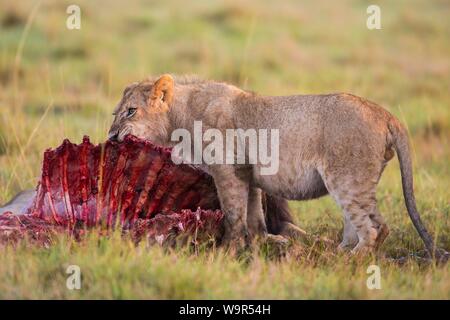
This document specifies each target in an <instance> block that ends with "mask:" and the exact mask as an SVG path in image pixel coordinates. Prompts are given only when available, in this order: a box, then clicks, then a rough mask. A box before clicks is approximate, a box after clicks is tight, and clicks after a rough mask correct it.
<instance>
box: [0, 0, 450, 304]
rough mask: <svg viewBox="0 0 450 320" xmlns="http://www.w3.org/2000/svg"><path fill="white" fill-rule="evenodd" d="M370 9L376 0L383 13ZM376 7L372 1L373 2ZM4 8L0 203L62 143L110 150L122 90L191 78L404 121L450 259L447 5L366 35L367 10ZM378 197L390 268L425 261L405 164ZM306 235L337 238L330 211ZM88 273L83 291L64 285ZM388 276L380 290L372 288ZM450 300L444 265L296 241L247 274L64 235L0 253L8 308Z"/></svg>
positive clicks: (419, 181)
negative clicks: (139, 302) (314, 97)
mask: <svg viewBox="0 0 450 320" xmlns="http://www.w3.org/2000/svg"><path fill="white" fill-rule="evenodd" d="M372 2H373V1H372ZM372 2H370V3H372ZM77 3H78V4H79V5H80V7H81V18H82V27H81V30H72V31H71V30H67V29H66V27H65V24H66V17H67V14H66V13H65V12H66V8H67V6H68V5H69V4H71V2H70V1H69V2H66V3H65V2H60V1H42V2H40V3H39V2H37V1H14V2H2V3H1V5H0V110H1V113H0V203H2V202H5V201H7V200H8V199H9V198H10V197H11V196H12V195H14V194H15V193H16V192H17V191H19V190H21V189H25V188H32V187H34V186H35V184H36V181H37V179H38V176H39V174H40V161H41V156H42V152H43V150H44V149H46V148H48V147H55V146H57V145H59V144H60V143H61V141H62V139H63V138H65V137H68V138H70V139H71V140H72V141H77V142H78V141H81V138H82V136H83V135H84V134H87V135H89V136H90V137H91V138H92V140H93V141H95V142H99V141H102V140H104V138H105V135H106V131H107V128H108V127H109V125H110V122H111V120H112V116H111V112H112V110H113V107H114V105H115V103H117V101H118V100H119V98H120V95H121V92H122V90H123V88H124V86H125V85H126V84H127V83H129V82H132V81H136V80H139V79H142V78H143V77H145V76H146V75H149V74H159V73H164V72H172V73H178V74H184V73H196V74H199V75H201V76H203V77H207V78H213V79H220V80H225V81H230V82H233V83H235V84H237V85H240V86H242V87H244V88H247V89H252V90H254V91H257V92H261V93H264V94H277V95H281V94H294V93H324V92H335V91H347V92H352V93H354V94H357V95H361V96H364V97H367V98H369V99H370V100H373V101H376V102H378V103H379V104H381V105H383V106H385V107H386V108H387V109H389V110H390V111H391V112H392V113H393V114H395V115H396V116H398V117H399V118H400V119H401V120H402V121H403V122H404V123H405V124H407V126H408V128H409V130H410V134H411V138H412V145H413V150H414V172H415V181H416V197H417V199H418V207H419V210H420V212H421V214H422V217H423V219H424V220H425V222H426V224H427V225H428V226H429V229H430V230H431V231H432V232H433V234H434V235H435V236H436V239H437V242H438V243H439V245H440V246H442V247H444V248H446V249H447V250H450V237H449V231H450V219H449V214H450V202H449V199H450V179H449V178H450V167H449V160H450V146H449V142H450V108H449V106H450V94H449V89H450V77H449V74H450V60H449V57H450V41H449V39H450V20H449V19H448V16H449V13H450V6H449V4H448V2H446V1H443V0H442V1H426V0H423V1H406V0H405V1H395V2H394V1H376V3H377V4H379V5H380V6H381V13H382V29H381V30H368V29H367V28H366V18H367V14H366V8H367V6H368V4H369V3H367V2H366V1H339V2H336V1H335V2H330V1H318V0H316V1H312V2H310V3H302V4H299V1H295V0H292V1H283V2H282V3H280V2H278V1H277V2H275V1H274V2H269V1H256V0H247V1H227V4H226V5H225V4H223V3H222V2H219V1H208V2H206V1H205V2H195V4H194V3H193V4H191V5H189V7H185V6H186V5H185V3H186V2H185V1H164V2H153V1H152V2H145V1H127V5H126V7H124V5H123V4H121V3H120V2H119V1H95V2H94V1H77ZM378 198H379V200H380V210H381V212H382V213H384V215H385V217H386V219H387V221H388V223H389V225H390V226H391V235H390V236H389V238H388V239H387V241H386V243H385V245H384V246H383V248H382V252H383V253H384V254H386V255H387V256H390V257H394V256H402V255H405V254H407V253H408V252H413V251H417V250H420V249H422V243H421V241H420V239H419V238H418V236H417V233H416V232H415V230H414V228H413V227H412V224H411V222H410V221H409V218H408V216H407V213H406V209H405V207H404V203H403V197H402V192H401V185H400V176H399V170H398V165H397V163H396V160H394V161H392V163H391V164H390V165H389V166H388V168H387V170H386V172H385V173H384V176H383V178H382V180H381V183H380V187H379V191H378ZM291 205H292V209H293V210H294V212H295V218H296V221H297V222H298V224H299V225H301V226H302V227H303V228H305V229H306V230H307V231H308V232H311V233H314V234H320V235H324V236H327V237H329V238H331V239H333V240H336V242H338V241H339V238H340V230H341V228H342V219H341V216H340V214H339V211H338V209H337V207H336V205H335V204H334V203H333V202H332V201H331V199H330V198H323V199H320V200H316V201H310V202H304V203H292V204H291ZM71 264H76V265H79V266H80V268H81V272H82V289H81V290H75V291H70V290H68V289H67V288H66V285H65V283H66V277H67V274H66V273H65V270H66V268H67V266H68V265H71ZM370 264H377V265H379V266H380V268H381V269H380V270H381V284H382V289H381V290H368V288H367V286H366V279H367V277H368V275H367V273H366V269H367V267H368V266H369V265H370ZM80 297H82V298H368V299H373V298H440V299H448V298H450V268H449V266H448V265H447V266H442V267H434V266H420V265H419V264H417V262H415V261H409V262H407V263H406V264H404V265H402V266H400V265H398V264H396V263H393V262H390V260H388V259H384V258H381V259H377V260H375V259H372V258H368V259H363V260H358V259H349V258H346V257H343V256H336V255H335V254H334V250H333V249H324V248H320V247H317V246H302V245H301V244H298V243H297V244H293V247H292V248H291V251H290V253H289V255H288V257H287V258H285V259H283V260H281V261H275V260H273V259H270V258H268V257H267V255H266V254H263V253H261V254H257V255H256V256H255V258H254V259H253V262H251V263H250V264H247V263H245V262H240V261H238V260H236V259H234V258H232V257H230V256H229V255H227V254H225V253H224V252H222V251H221V250H218V251H202V250H201V251H200V253H199V254H198V255H193V254H190V253H189V250H187V249H178V250H171V251H168V252H165V251H164V250H163V249H161V248H156V247H153V248H146V247H145V246H144V245H142V246H139V247H137V248H135V247H133V246H132V245H131V244H130V243H128V242H127V241H120V240H119V239H117V238H116V237H115V238H113V239H109V240H106V239H101V240H98V239H95V238H93V239H90V240H88V241H86V242H83V243H81V244H75V243H73V242H72V241H70V239H67V238H61V239H60V240H59V241H58V242H57V244H56V245H55V246H53V247H52V248H50V249H41V248H33V247H32V248H30V247H28V246H26V245H25V244H24V245H22V246H19V247H18V248H15V249H13V248H11V247H7V248H1V249H0V298H80Z"/></svg>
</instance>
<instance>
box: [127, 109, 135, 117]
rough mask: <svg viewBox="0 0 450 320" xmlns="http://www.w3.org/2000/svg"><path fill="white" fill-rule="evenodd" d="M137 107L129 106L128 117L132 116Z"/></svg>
mask: <svg viewBox="0 0 450 320" xmlns="http://www.w3.org/2000/svg"><path fill="white" fill-rule="evenodd" d="M136 110H137V108H129V109H128V112H127V117H131V116H133V115H134V114H135V113H136Z"/></svg>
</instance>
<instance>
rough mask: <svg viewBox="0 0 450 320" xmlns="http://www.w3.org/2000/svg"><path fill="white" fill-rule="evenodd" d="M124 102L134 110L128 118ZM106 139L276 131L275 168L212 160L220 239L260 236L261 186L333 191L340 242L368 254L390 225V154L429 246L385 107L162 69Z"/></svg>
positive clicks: (286, 194)
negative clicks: (197, 124) (267, 90)
mask: <svg viewBox="0 0 450 320" xmlns="http://www.w3.org/2000/svg"><path fill="white" fill-rule="evenodd" d="M130 108H136V110H133V109H132V110H133V111H134V112H131V113H133V115H132V116H129V114H130V112H129V109H130ZM115 115H116V117H115V119H114V123H113V124H112V126H111V130H110V137H112V138H116V139H118V140H121V139H123V137H124V136H125V135H126V134H128V133H131V134H134V135H136V136H138V137H141V138H145V139H149V140H152V141H154V142H156V143H159V144H161V145H166V146H171V145H173V144H174V142H173V141H171V139H170V137H171V133H172V131H173V130H175V129H178V128H184V129H187V130H189V131H190V132H191V133H192V131H193V124H194V121H195V120H201V121H202V123H203V130H207V129H209V128H215V129H218V130H220V131H222V132H225V129H238V128H240V129H244V130H246V129H251V128H253V129H278V130H279V135H280V144H279V155H280V159H279V164H280V165H279V170H278V172H277V173H276V174H274V175H261V174H260V170H259V169H260V168H261V167H262V165H261V164H259V163H258V164H255V165H211V166H210V167H209V168H208V170H209V172H210V173H211V174H212V175H213V177H214V179H215V183H216V187H217V190H218V194H219V199H220V201H221V206H222V210H223V211H224V212H225V241H226V242H233V243H239V242H242V241H244V242H248V241H249V240H250V239H251V238H253V237H254V236H257V235H265V234H266V233H267V226H266V224H265V221H264V215H263V213H262V206H261V194H260V189H262V190H263V191H265V192H266V193H267V194H269V195H270V196H272V197H279V198H285V199H289V200H308V199H314V198H317V197H321V196H323V195H326V194H330V195H331V196H332V197H333V198H334V200H335V201H336V202H337V203H338V204H339V206H340V207H341V208H342V210H343V213H344V218H345V219H344V221H345V227H344V236H343V240H342V243H341V244H340V247H341V248H349V249H352V250H353V252H361V251H362V252H365V251H367V250H371V249H374V248H377V247H379V246H380V245H381V243H382V242H383V241H384V239H385V238H386V236H387V234H388V232H389V231H388V228H387V226H386V223H385V221H384V219H383V217H382V216H381V215H380V213H379V211H378V208H377V201H376V186H377V184H378V181H379V179H380V177H381V174H382V172H383V169H384V167H385V166H386V164H387V162H388V161H389V160H390V159H392V157H393V156H394V150H395V151H397V153H398V156H399V161H400V167H401V173H402V183H403V190H404V196H405V201H406V205H407V209H408V213H409V214H410V216H411V219H412V221H413V223H414V225H415V227H416V229H417V230H418V232H419V234H420V236H421V237H422V239H423V241H424V243H425V245H426V248H427V249H428V250H429V252H430V253H433V252H434V244H433V241H432V238H431V237H430V235H429V234H428V232H427V231H426V229H425V228H424V226H423V224H422V222H421V221H420V217H419V214H418V212H417V209H416V205H415V199H414V193H413V183H412V167H411V157H410V151H409V145H408V138H407V134H406V130H405V129H404V127H403V126H402V125H401V124H400V122H399V121H398V120H397V119H396V118H395V117H394V116H393V115H391V114H390V113H389V112H388V111H386V110H385V109H383V108H382V107H380V106H378V105H376V104H375V103H372V102H370V101H368V100H365V99H363V98H360V97H357V96H354V95H351V94H345V93H335V94H325V95H294V96H277V97H272V96H260V95H256V94H253V93H249V92H246V91H243V90H241V89H239V88H237V87H235V86H233V85H230V84H226V83H220V82H214V81H203V80H198V79H186V78H181V79H180V78H175V79H174V77H172V76H170V75H163V76H161V77H160V78H155V79H147V80H144V81H142V82H140V83H134V84H132V85H131V86H129V87H128V88H127V89H126V90H125V92H124V96H123V98H122V100H121V102H120V103H119V105H118V106H117V108H116V111H115Z"/></svg>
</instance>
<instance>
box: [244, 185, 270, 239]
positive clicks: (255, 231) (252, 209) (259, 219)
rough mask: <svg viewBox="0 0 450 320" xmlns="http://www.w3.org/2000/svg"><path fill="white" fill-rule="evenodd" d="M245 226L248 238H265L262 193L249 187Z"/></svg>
mask: <svg viewBox="0 0 450 320" xmlns="http://www.w3.org/2000/svg"><path fill="white" fill-rule="evenodd" d="M247 224H248V232H249V235H250V238H251V239H253V238H254V237H261V238H265V237H266V236H267V226H266V221H265V219H264V210H263V206H262V191H261V189H259V188H255V187H250V189H249V193H248V204H247Z"/></svg>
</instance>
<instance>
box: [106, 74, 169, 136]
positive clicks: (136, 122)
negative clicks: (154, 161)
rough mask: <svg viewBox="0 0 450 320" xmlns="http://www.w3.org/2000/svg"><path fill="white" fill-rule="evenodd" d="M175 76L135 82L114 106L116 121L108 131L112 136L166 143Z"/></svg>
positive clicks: (126, 89)
mask: <svg viewBox="0 0 450 320" xmlns="http://www.w3.org/2000/svg"><path fill="white" fill-rule="evenodd" d="M173 89H174V80H173V78H172V76H170V75H163V76H161V77H160V78H159V79H158V80H156V81H152V80H144V81H142V82H139V83H132V84H131V85H129V86H128V87H127V88H125V90H124V92H123V97H122V99H121V100H120V102H119V104H118V105H117V107H116V109H115V110H114V113H113V115H114V116H115V118H114V122H113V124H112V125H111V128H110V130H109V133H108V138H109V139H111V140H117V141H122V140H123V138H124V137H125V136H126V135H127V134H132V135H135V136H137V137H139V138H142V139H147V140H151V141H153V142H155V143H158V144H163V143H164V141H165V140H166V139H167V134H168V133H167V127H168V122H169V118H168V114H167V113H168V111H169V105H170V103H171V102H172V97H173Z"/></svg>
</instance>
